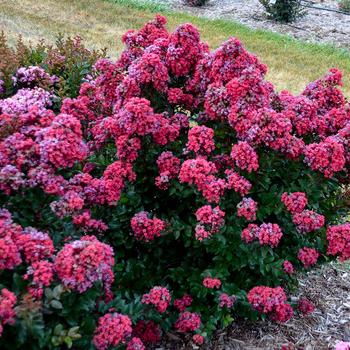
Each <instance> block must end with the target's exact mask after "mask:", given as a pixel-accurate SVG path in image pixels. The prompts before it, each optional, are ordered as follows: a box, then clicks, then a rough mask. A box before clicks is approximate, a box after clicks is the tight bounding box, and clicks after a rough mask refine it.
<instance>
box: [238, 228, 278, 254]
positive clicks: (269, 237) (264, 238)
mask: <svg viewBox="0 0 350 350" xmlns="http://www.w3.org/2000/svg"><path fill="white" fill-rule="evenodd" d="M282 236H283V233H282V230H281V228H280V227H279V226H278V224H266V223H263V224H261V225H260V226H258V225H256V224H249V225H248V227H247V228H245V229H244V230H243V231H242V240H243V241H244V242H246V243H251V242H253V241H255V240H257V239H258V240H259V243H260V244H261V245H269V246H270V247H272V248H275V247H277V246H278V243H279V241H280V240H281V238H282Z"/></svg>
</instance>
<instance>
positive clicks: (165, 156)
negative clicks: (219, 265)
mask: <svg viewBox="0 0 350 350" xmlns="http://www.w3.org/2000/svg"><path fill="white" fill-rule="evenodd" d="M157 165H158V169H159V176H158V177H156V180H155V183H156V186H157V187H159V188H160V189H161V190H165V189H167V188H168V187H169V181H170V180H171V179H175V178H176V177H177V176H178V174H179V171H180V159H179V158H177V157H175V156H174V155H173V153H172V152H169V151H167V152H163V153H161V155H160V156H159V157H158V159H157Z"/></svg>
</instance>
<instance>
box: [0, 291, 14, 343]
mask: <svg viewBox="0 0 350 350" xmlns="http://www.w3.org/2000/svg"><path fill="white" fill-rule="evenodd" d="M16 301H17V297H16V295H15V294H14V293H12V292H10V291H9V290H8V289H6V288H3V289H1V294H0V337H1V335H2V331H3V326H4V325H5V324H10V325H11V324H14V323H15V316H16V312H15V310H14V306H15V304H16Z"/></svg>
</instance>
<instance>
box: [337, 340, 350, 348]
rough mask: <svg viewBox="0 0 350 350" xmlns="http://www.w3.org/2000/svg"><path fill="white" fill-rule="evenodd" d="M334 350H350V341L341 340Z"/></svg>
mask: <svg viewBox="0 0 350 350" xmlns="http://www.w3.org/2000/svg"><path fill="white" fill-rule="evenodd" d="M334 350H350V343H349V342H345V341H341V342H339V343H337V345H336V346H335V349H334Z"/></svg>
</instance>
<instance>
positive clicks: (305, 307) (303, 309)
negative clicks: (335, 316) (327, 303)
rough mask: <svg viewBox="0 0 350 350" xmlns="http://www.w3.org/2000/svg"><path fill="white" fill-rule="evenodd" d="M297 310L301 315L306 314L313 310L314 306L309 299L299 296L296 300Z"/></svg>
mask: <svg viewBox="0 0 350 350" xmlns="http://www.w3.org/2000/svg"><path fill="white" fill-rule="evenodd" d="M298 310H299V311H300V313H301V314H302V315H303V316H306V315H308V314H311V313H312V312H314V310H315V306H314V305H313V304H312V303H311V301H310V300H308V299H306V298H300V299H299V300H298Z"/></svg>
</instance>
